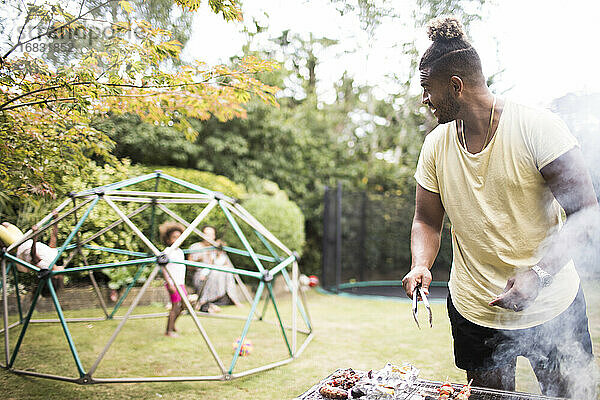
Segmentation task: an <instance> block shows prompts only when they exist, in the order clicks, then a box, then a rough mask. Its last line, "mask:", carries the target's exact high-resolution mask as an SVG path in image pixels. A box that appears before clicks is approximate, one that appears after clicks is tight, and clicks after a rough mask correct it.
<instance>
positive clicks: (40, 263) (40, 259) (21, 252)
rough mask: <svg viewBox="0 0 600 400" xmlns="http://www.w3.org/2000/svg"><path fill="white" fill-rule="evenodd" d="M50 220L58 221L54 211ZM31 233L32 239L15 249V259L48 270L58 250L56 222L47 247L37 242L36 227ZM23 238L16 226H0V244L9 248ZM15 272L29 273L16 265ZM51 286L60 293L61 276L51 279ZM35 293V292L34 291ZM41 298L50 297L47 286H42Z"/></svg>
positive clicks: (60, 266) (61, 268)
mask: <svg viewBox="0 0 600 400" xmlns="http://www.w3.org/2000/svg"><path fill="white" fill-rule="evenodd" d="M52 219H53V220H56V219H58V213H57V212H56V211H53V212H52ZM31 229H32V231H33V232H34V233H35V235H34V236H33V239H29V240H26V241H25V242H23V243H21V244H20V245H19V246H18V247H17V254H16V256H17V258H20V259H21V260H23V261H25V262H27V263H29V264H31V265H35V266H36V267H38V268H40V269H48V267H49V266H50V264H51V263H52V261H54V259H55V258H56V256H57V255H58V250H57V249H56V244H57V238H58V224H57V223H56V222H54V223H53V225H52V230H51V232H50V242H49V243H48V244H49V245H46V244H44V243H41V242H38V241H37V230H38V228H37V226H35V225H34V226H33V227H32V228H31ZM21 237H23V233H22V232H21V230H20V229H19V228H17V227H16V226H14V225H12V224H10V223H8V222H3V223H2V224H1V225H0V238H1V239H0V243H3V244H4V245H6V246H10V245H11V244H12V243H14V242H16V241H17V240H20V239H21ZM16 268H17V270H19V271H21V272H30V271H31V270H29V269H28V268H26V267H24V266H22V265H20V264H16ZM63 269H64V267H63V266H62V265H54V267H53V268H52V270H53V271H62V270H63ZM52 284H53V286H54V289H55V291H56V292H58V291H60V290H61V289H62V288H63V287H64V280H63V276H62V275H58V276H54V277H52ZM34 291H35V290H34ZM42 296H43V297H50V289H49V288H48V286H47V285H46V286H44V288H43V290H42Z"/></svg>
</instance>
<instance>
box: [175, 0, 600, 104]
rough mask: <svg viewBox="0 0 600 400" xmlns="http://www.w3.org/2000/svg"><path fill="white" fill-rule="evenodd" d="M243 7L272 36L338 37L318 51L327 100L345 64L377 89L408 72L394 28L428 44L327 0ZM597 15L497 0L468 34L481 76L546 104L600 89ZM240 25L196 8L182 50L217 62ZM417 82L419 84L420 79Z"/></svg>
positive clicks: (231, 49) (544, 2)
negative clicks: (372, 24) (369, 29)
mask: <svg viewBox="0 0 600 400" xmlns="http://www.w3.org/2000/svg"><path fill="white" fill-rule="evenodd" d="M394 1H395V3H396V4H397V3H411V2H410V1H409V0H394ZM264 13H267V14H268V15H264ZM244 15H245V18H246V20H247V21H249V20H250V18H249V17H250V16H254V17H256V18H258V19H259V21H262V23H263V24H268V26H269V31H268V32H269V34H270V35H272V36H278V34H279V33H280V32H281V31H282V30H284V29H290V30H291V31H293V32H297V33H299V34H301V35H308V33H310V32H312V33H313V34H314V35H316V36H317V37H319V36H322V37H328V38H334V39H339V41H340V42H339V45H337V46H333V47H332V48H329V49H327V51H325V52H323V53H322V54H320V55H319V59H320V60H321V61H322V63H321V65H320V66H319V68H318V70H317V77H318V78H319V80H320V83H321V86H320V88H319V94H320V96H321V98H322V99H324V101H328V100H331V99H332V94H333V93H332V91H331V90H330V89H331V84H332V82H333V81H335V80H337V79H339V78H340V76H341V74H342V73H343V72H344V70H346V69H347V70H349V72H350V73H351V74H352V75H353V76H354V78H355V80H356V81H357V82H360V83H364V84H370V85H375V86H379V87H380V88H381V90H382V91H385V88H389V81H386V80H385V78H384V76H385V74H386V73H391V72H396V73H398V72H404V73H405V72H406V71H405V69H406V68H407V67H406V66H405V65H403V64H405V62H403V60H402V59H400V53H399V51H398V50H397V49H396V48H394V47H393V45H394V43H397V42H398V40H397V39H398V37H399V35H405V36H406V35H415V37H416V38H418V40H417V46H418V48H419V51H420V52H423V51H424V50H425V49H426V48H427V47H428V46H429V44H430V42H429V41H428V39H427V36H426V34H425V30H424V29H423V30H421V31H420V32H419V31H416V32H404V31H402V30H401V29H399V27H398V26H397V24H396V25H394V24H389V23H384V24H383V25H382V26H381V27H380V28H379V30H378V31H377V33H376V35H375V37H373V38H370V37H369V36H368V35H367V34H366V33H365V32H363V31H361V30H360V29H359V28H358V25H359V22H358V21H357V20H355V19H353V18H352V17H349V16H344V17H342V16H340V15H339V13H338V12H337V11H336V10H335V9H334V8H333V7H332V6H331V5H330V2H329V1H328V0H318V1H310V2H308V1H307V0H260V1H258V0H246V1H245V2H244ZM598 15H600V2H598V1H595V0H570V1H569V2H564V1H559V0H496V2H495V5H494V6H492V7H490V8H488V11H487V12H486V15H485V16H484V19H483V21H481V22H478V23H475V24H474V25H473V26H472V27H471V31H470V33H471V35H470V38H471V42H472V44H473V45H474V47H475V48H476V49H477V50H478V52H479V54H480V56H481V58H482V63H483V69H484V74H486V76H487V75H490V74H493V73H495V72H498V71H499V70H500V69H503V70H504V72H503V73H502V74H501V75H500V80H499V81H498V83H497V85H496V86H495V87H494V90H495V91H496V92H497V94H499V95H503V96H508V97H511V98H513V99H515V100H518V101H520V102H524V103H528V104H531V105H537V106H548V105H549V104H550V102H551V101H552V100H553V99H556V98H558V97H561V96H564V95H565V94H567V93H571V92H575V93H580V94H586V93H597V92H600V74H598V73H597V72H595V71H597V70H598V68H599V67H600V65H599V64H600V55H599V53H598V51H597V49H596V47H597V45H596V43H595V40H596V39H595V38H596V37H597V36H598V33H597V31H596V25H598V23H599V21H598V19H597V16H598ZM240 28H241V24H236V23H225V22H224V21H223V20H222V18H220V17H219V16H216V15H214V14H211V13H210V12H209V11H208V10H206V9H204V10H201V11H200V12H199V13H198V15H196V17H195V21H194V31H193V34H192V36H191V38H190V41H189V42H188V44H187V46H186V49H185V50H184V57H185V58H188V59H195V58H197V59H201V60H203V61H207V62H209V63H211V64H215V63H218V62H226V61H227V59H228V58H229V57H230V56H233V55H236V54H237V55H241V48H242V45H243V44H244V43H245V42H246V36H245V34H243V33H241V32H240ZM356 49H358V51H352V52H350V50H356ZM404 61H405V60H404ZM403 68H404V71H403V70H402V69H403ZM415 88H416V90H418V82H416V85H415Z"/></svg>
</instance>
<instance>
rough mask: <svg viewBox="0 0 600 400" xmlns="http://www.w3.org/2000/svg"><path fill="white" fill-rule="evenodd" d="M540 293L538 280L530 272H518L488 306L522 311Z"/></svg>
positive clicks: (532, 272) (533, 273) (534, 274)
mask: <svg viewBox="0 0 600 400" xmlns="http://www.w3.org/2000/svg"><path fill="white" fill-rule="evenodd" d="M539 291H540V278H538V276H537V274H536V273H535V272H534V271H532V270H527V271H523V272H519V273H518V274H516V275H515V276H513V277H512V278H510V279H509V280H508V282H507V283H506V287H505V288H504V292H502V294H500V295H498V296H496V298H495V299H494V300H492V301H490V303H489V305H490V306H498V307H502V308H506V309H508V310H513V311H515V312H518V311H523V310H524V309H525V308H527V307H529V306H530V305H531V303H533V301H534V300H535V299H536V297H537V296H538V293H539Z"/></svg>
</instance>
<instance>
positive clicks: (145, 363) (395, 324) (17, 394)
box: [0, 282, 600, 400]
mask: <svg viewBox="0 0 600 400" xmlns="http://www.w3.org/2000/svg"><path fill="white" fill-rule="evenodd" d="M584 289H585V294H586V297H587V300H588V316H589V318H590V328H591V331H592V336H593V341H594V347H595V353H596V354H598V353H599V351H600V347H599V346H600V307H598V306H599V305H600V290H599V289H600V282H587V283H585V284H584ZM308 301H309V307H310V314H311V317H312V321H313V325H314V331H315V338H314V339H313V341H312V342H311V343H310V344H309V345H308V347H307V348H306V350H305V351H304V353H303V354H302V355H301V356H300V357H299V358H298V359H297V360H295V361H293V362H292V363H290V364H287V365H284V366H281V367H278V368H275V369H272V370H269V371H265V372H262V373H258V374H255V375H250V376H247V377H244V378H239V379H235V380H232V381H230V382H181V383H138V384H102V385H88V386H80V385H76V384H71V383H66V382H60V381H54V380H47V379H40V378H31V377H24V376H18V375H15V374H12V373H10V372H8V371H6V370H0V399H3V400H8V399H101V398H115V399H129V398H132V399H142V398H143V399H207V400H209V399H215V400H217V399H218V400H222V399H292V398H294V397H295V396H297V395H299V394H301V393H302V392H304V391H305V390H307V389H308V388H310V387H311V386H312V385H313V384H315V383H316V382H318V381H319V380H320V379H321V378H323V377H325V376H327V375H328V374H330V373H331V372H332V371H333V370H335V369H337V368H343V367H352V368H355V369H379V368H381V367H383V365H384V364H385V363H386V362H388V361H390V362H393V363H397V364H401V363H403V362H410V363H411V364H413V365H415V366H416V367H418V368H420V370H421V372H420V376H421V377H422V378H426V379H434V380H440V379H445V378H446V377H449V378H450V379H451V380H452V381H454V382H458V383H463V382H465V381H466V378H465V374H464V372H463V371H461V370H459V369H457V368H456V367H455V366H454V362H453V356H452V343H451V333H450V326H449V321H448V317H447V315H446V306H445V304H444V303H434V304H432V308H433V313H434V317H433V318H434V329H429V328H424V329H421V330H419V329H417V327H416V326H415V323H414V321H413V320H412V316H411V312H410V304H409V302H408V301H390V300H375V299H361V298H348V297H341V296H334V295H326V294H321V293H318V292H316V291H311V292H310V293H309V295H308ZM289 302H290V300H289V298H283V299H281V304H280V311H281V312H282V315H283V317H284V319H288V318H289V308H290V307H289ZM248 309H249V307H248V306H247V305H246V306H244V307H243V308H242V309H235V308H234V309H232V310H229V308H228V310H227V312H228V313H229V312H231V313H237V314H239V315H243V314H247V312H248ZM144 311H153V312H156V311H164V309H163V308H162V307H160V306H156V307H145V308H144ZM94 312H95V313H96V315H99V314H98V311H97V310H95V311H94ZM82 315H90V311H87V312H83V311H77V312H69V313H67V316H69V317H75V316H82ZM422 316H423V317H424V315H422ZM39 317H43V315H35V318H39ZM267 317H268V319H270V320H273V311H272V309H269V311H267ZM13 320H14V318H13ZM201 321H202V324H203V326H204V327H205V329H206V331H207V332H208V334H209V337H210V338H211V340H213V341H214V344H215V347H216V348H217V350H218V352H219V354H220V355H221V356H222V358H223V363H224V364H225V366H226V367H229V365H230V363H231V359H232V355H233V351H232V341H233V340H234V339H235V338H236V337H237V336H239V335H240V333H241V328H242V323H243V322H240V321H238V320H227V319H216V318H202V319H201ZM423 321H425V319H424V318H423ZM165 322H166V318H152V319H143V320H142V319H139V320H132V321H130V322H128V323H127V325H126V326H125V328H124V330H123V331H122V332H121V334H120V335H119V336H118V338H117V341H116V342H115V344H114V345H113V347H111V349H110V350H109V352H108V353H107V355H106V357H105V358H104V360H103V361H102V362H101V363H100V365H99V367H98V369H97V371H96V373H95V374H94V377H115V376H124V377H132V376H167V375H218V374H219V370H218V368H217V367H216V365H215V363H214V361H213V359H212V357H211V356H210V353H208V351H207V350H205V347H206V346H205V345H204V343H203V341H202V338H201V337H200V335H199V334H198V333H197V330H196V327H195V325H194V324H193V322H192V320H191V318H190V317H189V316H183V317H182V318H181V319H180V320H179V321H178V324H177V325H178V329H179V331H180V333H181V336H180V337H179V338H166V337H164V336H162V332H163V330H164V325H165ZM117 324H118V321H102V322H93V323H89V322H86V323H70V324H69V328H70V329H71V330H72V334H73V337H74V341H75V343H76V345H77V350H78V352H79V356H80V358H81V361H82V364H83V366H84V368H85V369H86V370H87V369H89V368H90V366H91V365H92V364H93V363H94V361H95V359H96V356H97V354H98V353H99V352H100V351H101V349H102V348H103V347H104V344H105V343H106V341H107V340H108V338H109V337H110V335H111V333H112V331H113V330H114V328H115V327H116V325H117ZM278 329H279V328H278V327H277V326H273V325H269V324H261V323H256V322H254V323H253V324H252V326H251V328H250V331H249V334H248V337H249V338H250V339H251V340H252V342H253V344H254V351H253V353H252V354H251V355H250V356H248V357H241V358H240V360H239V362H238V364H237V365H236V369H235V371H234V372H239V371H243V370H247V369H250V368H253V367H255V366H258V365H262V364H266V363H267V362H269V361H277V360H281V359H284V358H286V352H287V350H286V346H285V343H284V342H283V340H282V339H281V335H280V333H279V330H278ZM18 332H19V328H13V329H12V330H11V346H14V342H15V339H16V336H17V334H18ZM299 338H303V336H302V335H299ZM300 343H301V342H300ZM2 348H3V346H2ZM0 356H2V362H3V363H4V351H3V350H2V351H1V352H0ZM15 367H16V368H19V369H28V370H33V371H38V372H46V373H53V374H61V375H67V376H71V377H76V376H78V374H77V372H76V371H77V370H76V368H75V363H74V361H73V357H72V356H71V355H70V352H69V351H68V348H67V346H66V341H65V340H64V335H63V333H62V330H61V328H60V325H59V324H35V325H33V326H32V329H31V331H28V333H27V335H26V337H25V340H24V342H23V346H22V349H21V352H20V353H19V356H18V358H17V361H16V364H15ZM517 389H518V390H521V391H530V392H538V391H537V385H536V383H535V380H534V377H533V372H532V371H531V369H530V367H529V366H528V363H527V361H526V360H524V359H523V360H521V359H520V360H519V362H518V376H517Z"/></svg>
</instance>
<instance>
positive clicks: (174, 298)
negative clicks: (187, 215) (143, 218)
mask: <svg viewBox="0 0 600 400" xmlns="http://www.w3.org/2000/svg"><path fill="white" fill-rule="evenodd" d="M184 230H185V228H184V227H183V225H181V224H179V223H177V222H165V223H164V224H162V225H161V226H160V227H159V232H160V239H161V240H162V242H163V243H164V244H165V245H167V246H168V247H167V248H166V249H165V253H166V254H167V256H168V257H169V261H170V262H169V263H168V264H166V265H165V266H164V267H163V268H162V273H163V276H164V278H165V281H166V284H165V287H166V288H167V290H168V291H169V297H170V298H171V311H170V312H169V317H168V319H167V330H166V332H165V335H166V336H170V337H177V336H178V335H177V333H176V332H177V330H176V329H175V321H176V320H177V318H178V317H179V315H180V314H181V311H182V310H183V302H182V299H181V296H180V295H179V292H178V291H177V289H176V286H179V288H180V290H181V293H183V295H184V296H186V295H187V292H186V290H185V271H186V267H185V264H180V263H176V262H175V261H184V260H185V256H184V254H183V250H181V249H179V248H177V249H172V248H171V246H172V245H173V243H175V241H176V240H177V238H179V236H181V234H182V233H183V231H184ZM167 271H168V272H167Z"/></svg>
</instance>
